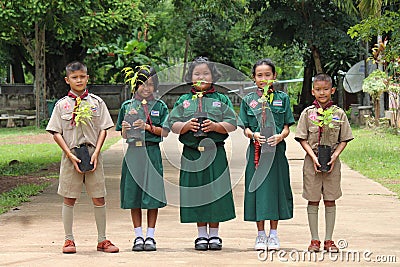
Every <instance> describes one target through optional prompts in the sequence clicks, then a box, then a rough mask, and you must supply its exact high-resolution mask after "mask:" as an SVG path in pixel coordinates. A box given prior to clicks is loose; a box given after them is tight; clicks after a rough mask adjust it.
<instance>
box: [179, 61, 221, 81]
mask: <svg viewBox="0 0 400 267" xmlns="http://www.w3.org/2000/svg"><path fill="white" fill-rule="evenodd" d="M201 64H206V65H207V66H208V68H209V69H210V71H211V76H212V82H213V83H215V82H216V81H218V80H219V78H221V77H222V74H221V72H219V70H218V69H217V66H216V65H215V63H214V62H211V61H209V60H208V58H207V57H202V56H200V57H196V58H195V59H194V60H193V61H192V62H191V63H190V65H189V69H188V71H187V72H186V75H185V82H187V83H190V84H191V83H192V75H193V70H194V68H195V67H197V66H198V65H201Z"/></svg>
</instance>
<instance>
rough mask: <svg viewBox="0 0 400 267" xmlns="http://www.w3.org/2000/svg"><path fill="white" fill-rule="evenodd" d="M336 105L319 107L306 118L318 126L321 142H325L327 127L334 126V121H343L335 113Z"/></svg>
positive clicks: (331, 127)
mask: <svg viewBox="0 0 400 267" xmlns="http://www.w3.org/2000/svg"><path fill="white" fill-rule="evenodd" d="M337 109H338V108H337V107H334V106H332V107H330V108H327V109H325V110H324V109H323V108H319V109H318V110H317V112H316V113H311V114H310V115H309V116H308V118H309V119H310V120H311V123H312V124H314V125H317V126H318V127H319V128H320V132H321V133H322V136H321V142H320V143H321V144H325V143H326V140H327V133H328V130H329V129H333V128H336V127H337V126H335V124H334V122H337V123H341V122H343V121H342V120H340V118H339V117H338V116H337V115H335V112H336V111H337Z"/></svg>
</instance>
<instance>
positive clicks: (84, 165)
mask: <svg viewBox="0 0 400 267" xmlns="http://www.w3.org/2000/svg"><path fill="white" fill-rule="evenodd" d="M73 150H74V152H75V156H76V157H77V158H78V159H80V160H81V162H80V163H78V167H79V169H80V170H81V172H87V171H91V170H93V168H94V165H93V164H90V158H91V156H90V154H89V150H88V148H87V146H86V145H85V144H83V145H80V146H79V147H75V148H74V149H73Z"/></svg>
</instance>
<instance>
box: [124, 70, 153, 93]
mask: <svg viewBox="0 0 400 267" xmlns="http://www.w3.org/2000/svg"><path fill="white" fill-rule="evenodd" d="M141 70H145V71H146V72H147V73H150V68H149V67H148V66H147V65H140V66H137V67H135V68H134V69H133V68H131V67H126V68H123V69H122V71H123V72H124V74H125V77H124V82H125V83H128V84H129V85H130V87H131V93H135V89H136V85H137V82H138V81H139V80H140V78H141V77H143V78H144V79H143V80H147V78H148V77H147V76H146V74H144V73H142V72H141Z"/></svg>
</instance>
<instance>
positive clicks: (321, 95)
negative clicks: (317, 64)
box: [311, 81, 336, 105]
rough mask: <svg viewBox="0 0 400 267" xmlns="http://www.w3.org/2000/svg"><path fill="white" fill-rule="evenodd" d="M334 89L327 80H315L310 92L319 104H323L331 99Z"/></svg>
mask: <svg viewBox="0 0 400 267" xmlns="http://www.w3.org/2000/svg"><path fill="white" fill-rule="evenodd" d="M335 90H336V88H334V87H332V84H331V83H330V82H328V81H315V82H314V85H313V89H312V90H311V93H312V95H313V96H315V99H316V100H317V101H318V102H319V103H320V104H322V105H324V104H326V103H328V102H329V101H330V100H331V96H332V95H333V93H335Z"/></svg>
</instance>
